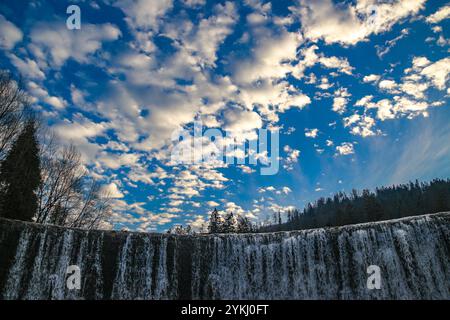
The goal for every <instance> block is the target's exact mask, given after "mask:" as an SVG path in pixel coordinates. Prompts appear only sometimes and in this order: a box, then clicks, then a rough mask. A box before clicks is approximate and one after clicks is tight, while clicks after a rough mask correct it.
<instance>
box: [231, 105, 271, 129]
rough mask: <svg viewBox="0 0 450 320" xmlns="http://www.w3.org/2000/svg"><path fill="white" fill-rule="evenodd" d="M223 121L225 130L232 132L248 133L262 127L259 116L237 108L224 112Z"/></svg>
mask: <svg viewBox="0 0 450 320" xmlns="http://www.w3.org/2000/svg"><path fill="white" fill-rule="evenodd" d="M224 121H225V129H226V130H229V131H232V132H242V131H250V130H254V129H258V128H261V126H262V120H261V117H260V116H259V114H257V113H256V112H254V111H247V110H241V109H238V108H233V109H228V110H226V111H225V112H224Z"/></svg>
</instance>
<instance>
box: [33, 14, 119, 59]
mask: <svg viewBox="0 0 450 320" xmlns="http://www.w3.org/2000/svg"><path fill="white" fill-rule="evenodd" d="M120 35H121V32H120V30H119V29H118V28H117V27H116V26H114V25H112V24H109V23H107V24H102V25H93V24H88V23H83V29H82V30H81V31H80V32H73V31H70V30H68V29H67V27H66V25H65V23H64V22H62V21H61V22H53V23H39V24H38V25H36V26H35V27H34V28H33V29H32V31H31V34H30V37H31V41H32V45H31V46H30V49H31V51H33V53H34V54H35V56H37V58H39V59H41V57H45V56H46V55H48V56H47V58H46V61H44V62H43V63H42V64H43V65H44V64H46V62H47V61H51V62H52V64H53V66H55V67H61V66H62V65H63V64H64V63H65V61H66V60H67V59H69V58H73V59H74V60H76V61H77V62H79V63H86V62H88V61H89V55H91V54H93V53H95V52H96V51H98V50H99V49H100V48H101V47H102V43H103V42H105V41H114V40H116V39H118V38H119V36H120Z"/></svg>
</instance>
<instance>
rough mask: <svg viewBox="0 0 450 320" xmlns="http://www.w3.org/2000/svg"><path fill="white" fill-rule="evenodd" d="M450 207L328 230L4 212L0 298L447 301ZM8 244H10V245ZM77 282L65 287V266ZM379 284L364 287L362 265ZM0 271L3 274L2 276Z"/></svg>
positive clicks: (449, 290)
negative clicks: (145, 224)
mask: <svg viewBox="0 0 450 320" xmlns="http://www.w3.org/2000/svg"><path fill="white" fill-rule="evenodd" d="M449 222H450V213H441V214H433V215H425V216H419V217H413V218H405V219H400V220H395V221H390V222H379V223H368V224H360V225H354V226H346V227H340V228H331V229H314V230H306V231H295V232H278V233H264V234H246V235H242V234H241V235H236V234H229V235H200V236H173V235H156V234H144V233H118V232H100V231H90V232H87V231H81V230H74V229H64V228H58V227H54V226H45V227H43V226H38V225H35V224H32V223H23V222H17V221H10V220H1V219H0V239H2V240H1V242H0V252H9V253H5V255H7V254H9V255H10V257H9V259H4V261H10V262H9V263H8V264H7V265H6V263H7V262H0V263H2V264H5V265H0V279H4V281H3V284H2V283H0V290H1V291H0V292H1V294H2V297H3V299H18V298H19V299H49V298H50V299H111V298H112V299H176V298H186V297H188V298H193V299H207V298H208V299H437V298H441V299H449V298H450V263H449V260H450V259H449V258H450V227H449V225H450V224H449ZM11 248H12V249H11ZM74 264H75V265H77V266H79V268H80V270H81V290H69V289H67V287H66V279H67V274H66V270H67V267H68V266H69V265H74ZM370 265H377V266H379V267H380V270H381V288H380V289H379V290H369V289H368V288H367V278H368V276H369V275H368V274H367V267H368V266H370ZM2 272H3V273H4V274H2Z"/></svg>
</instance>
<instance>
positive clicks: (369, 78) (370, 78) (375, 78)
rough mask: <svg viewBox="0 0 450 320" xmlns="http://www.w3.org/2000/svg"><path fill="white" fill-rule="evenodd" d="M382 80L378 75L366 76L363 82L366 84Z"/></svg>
mask: <svg viewBox="0 0 450 320" xmlns="http://www.w3.org/2000/svg"><path fill="white" fill-rule="evenodd" d="M380 78H381V77H380V76H379V75H377V74H370V75H368V76H365V77H364V78H363V81H364V82H377V81H378V80H380Z"/></svg>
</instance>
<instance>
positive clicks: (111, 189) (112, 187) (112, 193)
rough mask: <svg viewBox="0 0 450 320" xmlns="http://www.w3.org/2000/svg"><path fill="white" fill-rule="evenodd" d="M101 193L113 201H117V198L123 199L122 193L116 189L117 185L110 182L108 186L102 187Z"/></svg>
mask: <svg viewBox="0 0 450 320" xmlns="http://www.w3.org/2000/svg"><path fill="white" fill-rule="evenodd" d="M102 192H103V193H104V194H106V195H107V196H108V197H111V198H114V199H119V198H123V197H124V195H123V193H122V192H121V191H120V190H119V188H118V187H117V184H116V183H114V182H111V183H110V184H108V185H105V186H103V188H102Z"/></svg>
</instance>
